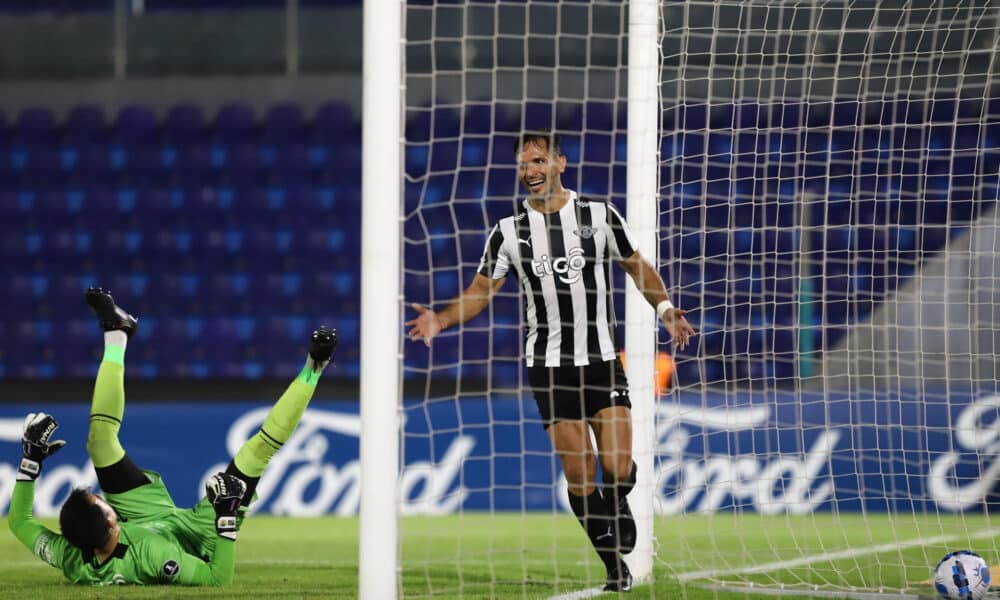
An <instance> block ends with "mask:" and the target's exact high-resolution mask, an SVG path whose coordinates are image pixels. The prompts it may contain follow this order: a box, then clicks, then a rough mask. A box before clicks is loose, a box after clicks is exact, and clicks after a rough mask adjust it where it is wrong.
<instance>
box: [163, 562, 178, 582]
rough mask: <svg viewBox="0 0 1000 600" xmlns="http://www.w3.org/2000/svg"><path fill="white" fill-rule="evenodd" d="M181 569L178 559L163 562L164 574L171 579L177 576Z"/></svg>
mask: <svg viewBox="0 0 1000 600" xmlns="http://www.w3.org/2000/svg"><path fill="white" fill-rule="evenodd" d="M180 571H181V565H180V564H179V563H178V562H177V561H176V560H168V561H167V562H165V563H163V574H164V575H165V576H167V577H169V578H171V579H173V578H174V577H177V574H178V573H180Z"/></svg>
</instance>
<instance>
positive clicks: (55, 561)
mask: <svg viewBox="0 0 1000 600" xmlns="http://www.w3.org/2000/svg"><path fill="white" fill-rule="evenodd" d="M58 427H59V423H57V422H56V420H55V419H53V418H52V417H51V416H50V415H47V414H45V413H31V414H29V415H28V416H27V417H25V419H24V429H23V432H22V435H21V462H20V464H19V466H18V472H17V482H16V483H15V484H14V493H13V495H12V496H11V499H10V510H9V511H8V513H7V526H8V527H10V531H11V533H13V534H14V537H16V538H17V539H18V541H19V542H21V543H22V544H24V546H25V547H26V548H27V549H28V550H31V551H32V552H34V553H35V554H36V555H38V557H39V558H41V559H42V560H44V561H45V562H47V563H49V564H50V565H52V566H54V567H59V566H60V565H61V563H62V556H63V552H64V551H65V550H66V548H67V547H68V546H69V544H68V543H67V542H66V540H65V539H64V538H63V537H62V536H61V535H59V534H57V533H56V532H54V531H52V530H51V529H48V528H47V527H45V526H44V525H42V524H41V523H39V522H38V521H36V520H35V518H34V515H33V513H32V505H33V504H34V503H35V479H37V478H38V475H39V474H40V473H41V472H42V462H43V461H45V459H47V458H48V457H50V456H52V455H53V454H55V453H56V452H57V451H59V450H60V449H61V448H62V447H63V446H64V445H66V442H64V441H62V440H52V439H51V438H52V435H53V434H54V433H55V430H56V429H57V428H58Z"/></svg>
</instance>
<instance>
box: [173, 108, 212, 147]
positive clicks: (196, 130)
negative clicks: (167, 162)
mask: <svg viewBox="0 0 1000 600" xmlns="http://www.w3.org/2000/svg"><path fill="white" fill-rule="evenodd" d="M205 136H206V127H205V115H204V114H203V113H202V110H201V107H199V106H196V105H194V104H178V105H176V106H173V107H171V108H170V110H168V111H167V115H166V117H165V118H164V119H163V139H164V141H165V142H167V143H168V144H173V145H178V146H186V145H190V144H196V143H199V142H203V141H205Z"/></svg>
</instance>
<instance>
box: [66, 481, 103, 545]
mask: <svg viewBox="0 0 1000 600" xmlns="http://www.w3.org/2000/svg"><path fill="white" fill-rule="evenodd" d="M59 528H60V529H62V534H63V537H64V538H66V541H67V542H69V543H70V544H73V545H74V546H76V547H77V548H79V549H81V550H93V549H95V548H100V547H102V546H104V544H107V543H108V539H109V538H110V537H111V533H110V532H109V531H108V523H107V517H106V516H105V515H104V511H103V510H101V507H100V506H98V505H97V504H96V503H95V502H94V501H93V500H92V499H91V498H90V490H88V489H87V488H82V487H81V488H76V489H74V490H73V491H72V492H70V494H69V498H67V499H66V502H63V505H62V509H61V510H60V511H59Z"/></svg>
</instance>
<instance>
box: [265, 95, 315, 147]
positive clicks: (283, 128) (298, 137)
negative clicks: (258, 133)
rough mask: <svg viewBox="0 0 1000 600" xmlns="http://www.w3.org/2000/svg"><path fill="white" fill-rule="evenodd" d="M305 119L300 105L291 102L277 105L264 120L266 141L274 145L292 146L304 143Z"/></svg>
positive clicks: (268, 112)
mask: <svg viewBox="0 0 1000 600" xmlns="http://www.w3.org/2000/svg"><path fill="white" fill-rule="evenodd" d="M305 133H306V127H305V119H304V117H303V116H302V109H301V108H299V105H297V104H292V103H291V102H284V103H281V104H276V105H274V106H272V107H271V108H270V110H268V111H267V116H266V117H265V118H264V140H265V141H266V142H269V143H272V144H281V145H284V144H292V143H298V142H301V141H304V139H305Z"/></svg>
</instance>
